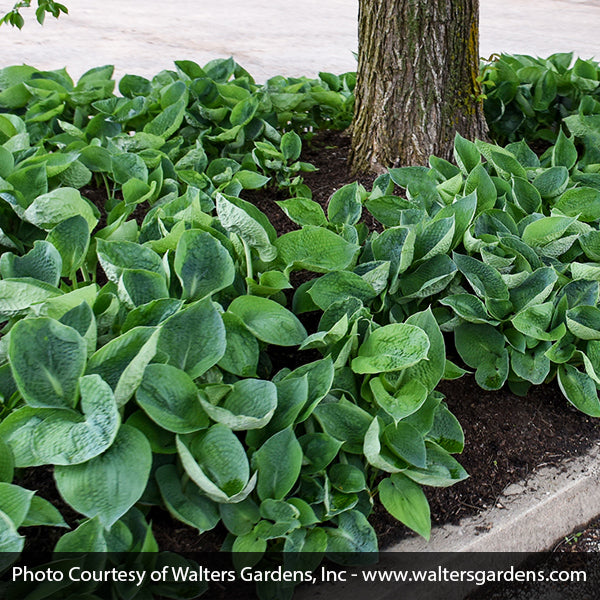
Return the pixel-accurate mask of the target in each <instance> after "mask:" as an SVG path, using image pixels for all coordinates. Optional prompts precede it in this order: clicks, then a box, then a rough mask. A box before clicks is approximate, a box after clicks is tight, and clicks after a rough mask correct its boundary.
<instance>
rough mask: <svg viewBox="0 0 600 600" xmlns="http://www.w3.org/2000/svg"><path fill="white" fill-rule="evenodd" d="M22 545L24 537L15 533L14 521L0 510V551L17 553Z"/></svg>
mask: <svg viewBox="0 0 600 600" xmlns="http://www.w3.org/2000/svg"><path fill="white" fill-rule="evenodd" d="M24 545H25V538H24V537H23V536H20V535H19V534H18V533H17V528H16V527H15V525H14V523H13V522H12V521H11V520H10V518H9V517H8V515H6V514H4V513H3V512H2V511H1V510H0V553H4V552H6V553H8V552H11V553H15V554H18V553H20V552H21V550H22V549H23V546H24Z"/></svg>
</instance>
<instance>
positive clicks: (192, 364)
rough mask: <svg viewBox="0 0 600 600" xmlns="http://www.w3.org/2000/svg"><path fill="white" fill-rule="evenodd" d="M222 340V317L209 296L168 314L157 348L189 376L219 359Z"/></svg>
mask: <svg viewBox="0 0 600 600" xmlns="http://www.w3.org/2000/svg"><path fill="white" fill-rule="evenodd" d="M225 344H226V337H225V326H224V325H223V319H221V315H219V313H218V312H217V309H216V308H215V306H214V304H213V303H212V302H211V301H210V300H209V299H208V298H205V299H204V300H199V301H197V302H194V303H193V304H191V305H190V306H189V307H188V308H186V309H184V310H182V311H179V312H178V313H176V314H175V315H173V316H172V317H169V319H167V320H166V321H165V322H164V323H163V324H162V325H161V327H160V335H159V338H158V350H159V351H160V352H164V353H165V354H166V355H167V356H168V357H169V360H168V363H169V364H170V365H173V366H174V367H178V368H179V369H181V370H183V371H185V372H186V373H187V374H188V375H189V376H190V377H191V378H192V379H196V378H197V377H200V375H202V374H204V373H205V372H206V371H207V370H208V369H210V368H211V367H212V366H214V365H215V364H217V363H218V362H219V360H221V358H222V357H223V355H224V354H225Z"/></svg>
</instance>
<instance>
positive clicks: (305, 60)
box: [0, 0, 600, 81]
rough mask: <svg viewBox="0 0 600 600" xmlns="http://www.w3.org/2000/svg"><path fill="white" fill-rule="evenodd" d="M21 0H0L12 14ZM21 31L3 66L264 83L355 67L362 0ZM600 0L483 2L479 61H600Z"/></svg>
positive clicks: (128, 4) (77, 21)
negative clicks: (199, 73) (222, 67)
mask: <svg viewBox="0 0 600 600" xmlns="http://www.w3.org/2000/svg"><path fill="white" fill-rule="evenodd" d="M12 4H13V0H0V10H1V9H4V10H3V11H2V12H6V10H8V9H9V8H10V7H11V6H12ZM66 4H67V6H68V8H69V10H70V14H69V15H67V16H64V15H63V16H62V17H61V18H60V19H59V20H58V21H57V20H55V19H53V18H51V17H48V18H47V21H46V24H45V25H44V26H43V27H40V26H39V25H38V24H37V22H36V21H35V19H34V16H33V14H32V11H31V10H29V11H25V12H24V14H25V15H26V18H27V17H28V18H27V19H26V24H25V27H24V29H23V30H22V31H18V30H16V29H11V28H10V27H3V28H2V29H0V66H7V65H12V64H21V63H27V64H31V65H33V66H35V67H38V68H40V69H56V68H60V67H64V66H66V67H67V68H68V70H69V72H70V73H71V75H72V76H73V77H78V76H79V75H81V74H82V73H83V72H84V71H85V70H87V69H88V68H90V67H94V66H98V65H102V64H114V65H115V66H116V72H115V73H116V76H117V77H121V76H122V75H124V74H125V73H135V74H139V75H144V76H147V77H148V76H152V75H154V74H156V73H157V72H158V71H160V70H161V69H164V68H172V65H173V61H174V60H180V59H189V60H194V61H196V62H198V63H200V64H204V63H206V62H208V61H209V60H211V59H213V58H217V57H227V56H230V55H233V56H234V58H235V59H236V60H237V61H238V62H239V63H240V64H242V65H243V66H244V67H245V68H246V69H247V70H248V71H250V72H251V73H252V74H253V75H254V76H255V78H256V79H257V80H258V81H262V80H265V79H266V78H268V77H270V76H273V75H277V74H283V75H291V76H297V75H308V76H315V75H316V74H317V73H318V72H319V71H332V72H336V73H340V72H344V71H349V70H355V69H356V62H355V59H354V56H353V54H352V52H353V51H356V48H357V41H356V37H357V13H358V1H357V0H326V1H325V2H324V1H323V0H254V1H252V2H247V1H245V0H220V1H219V2H215V1H212V2H206V1H204V2H198V1H197V0H178V1H177V2H173V3H165V2H162V1H160V0H126V1H123V0H100V1H98V0H95V1H88V2H82V1H81V0H71V1H67V2H66ZM599 29H600V0H527V1H526V2H525V1H523V0H481V26H480V30H481V48H480V50H481V55H482V56H489V55H490V54H492V53H494V52H497V53H499V52H510V53H524V54H534V55H540V56H545V55H549V54H552V53H553V52H562V51H574V52H575V53H576V54H577V55H579V56H581V57H583V58H590V57H592V56H595V57H596V58H598V59H600V35H598V30H599Z"/></svg>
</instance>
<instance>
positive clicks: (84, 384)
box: [31, 375, 121, 465]
mask: <svg viewBox="0 0 600 600" xmlns="http://www.w3.org/2000/svg"><path fill="white" fill-rule="evenodd" d="M79 387H80V391H81V410H82V412H83V415H81V414H80V413H78V412H75V411H66V410H52V411H49V410H39V411H37V414H36V416H35V419H36V420H37V419H41V421H40V422H39V424H37V425H35V429H33V432H32V434H33V435H32V437H31V446H32V450H33V452H34V454H35V455H36V456H37V457H39V459H40V460H41V461H42V462H43V463H44V464H53V465H74V464H79V463H83V462H86V461H88V460H90V459H91V458H94V457H95V456H98V455H99V454H101V453H102V452H104V451H105V450H107V449H108V448H109V447H110V446H111V444H112V443H113V441H114V439H115V436H116V435H117V431H118V429H119V425H120V424H121V418H120V415H119V412H118V410H117V404H116V402H115V398H114V396H113V393H112V390H111V389H110V387H109V385H108V384H107V383H105V382H104V381H103V380H102V379H101V378H100V377H99V376H98V375H86V376H85V377H82V378H81V379H80V380H79Z"/></svg>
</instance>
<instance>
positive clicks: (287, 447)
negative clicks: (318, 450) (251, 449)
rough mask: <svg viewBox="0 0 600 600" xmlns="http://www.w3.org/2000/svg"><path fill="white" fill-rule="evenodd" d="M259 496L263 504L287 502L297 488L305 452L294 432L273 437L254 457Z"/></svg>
mask: <svg viewBox="0 0 600 600" xmlns="http://www.w3.org/2000/svg"><path fill="white" fill-rule="evenodd" d="M254 460H255V461H256V466H257V468H258V484H257V487H256V489H257V492H258V497H259V498H260V499H261V500H264V499H265V498H274V499H276V500H280V499H282V498H284V497H285V496H286V495H287V494H288V493H289V492H290V491H291V490H292V488H293V487H294V485H295V483H296V480H297V479H298V476H299V475H300V468H301V467H302V448H301V446H300V444H299V442H298V440H297V439H296V436H295V435H294V432H293V430H292V429H291V428H289V427H288V428H286V429H283V430H282V431H280V432H278V433H276V434H274V435H273V436H271V437H270V438H269V439H268V440H267V441H266V442H265V443H264V444H263V445H262V446H261V447H260V448H259V449H258V450H257V451H256V453H255V455H254Z"/></svg>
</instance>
